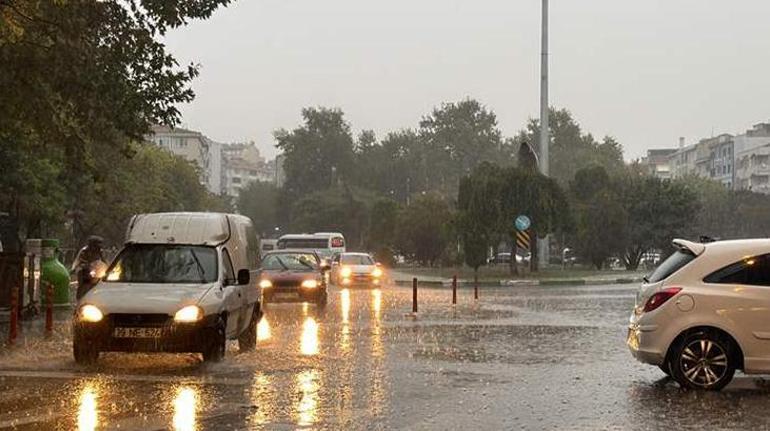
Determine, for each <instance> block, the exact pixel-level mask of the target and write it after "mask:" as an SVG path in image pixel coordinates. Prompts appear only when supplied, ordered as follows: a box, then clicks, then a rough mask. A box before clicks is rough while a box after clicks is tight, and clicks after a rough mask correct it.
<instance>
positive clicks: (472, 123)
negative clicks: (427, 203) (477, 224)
mask: <svg viewBox="0 0 770 431" xmlns="http://www.w3.org/2000/svg"><path fill="white" fill-rule="evenodd" d="M420 137H421V142H422V154H421V157H422V160H421V162H422V163H421V166H420V170H421V174H422V175H423V176H424V178H425V182H426V185H427V187H428V190H434V191H438V192H440V193H442V194H443V195H444V196H447V197H454V196H456V195H457V189H458V186H459V180H460V178H461V177H463V176H464V175H467V174H468V173H469V172H470V171H471V169H473V168H475V167H476V166H477V165H478V164H480V163H481V162H483V161H497V162H498V163H503V162H504V160H501V158H500V155H501V154H508V153H509V152H508V151H505V150H504V148H503V147H504V144H505V141H504V140H503V139H502V135H501V133H500V130H499V129H498V127H497V117H496V116H495V114H494V113H493V112H492V111H490V110H488V109H487V108H486V107H485V106H483V105H482V104H481V103H479V102H478V101H477V100H474V99H466V100H463V101H460V102H457V103H445V104H443V105H441V107H440V108H435V109H434V110H433V112H432V113H431V114H429V115H427V116H426V117H424V118H423V119H422V121H420Z"/></svg>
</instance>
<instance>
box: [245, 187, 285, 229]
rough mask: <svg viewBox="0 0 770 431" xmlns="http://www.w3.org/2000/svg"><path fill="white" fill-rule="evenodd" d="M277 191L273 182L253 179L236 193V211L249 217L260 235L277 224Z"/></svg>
mask: <svg viewBox="0 0 770 431" xmlns="http://www.w3.org/2000/svg"><path fill="white" fill-rule="evenodd" d="M278 193H279V190H278V188H277V187H276V186H275V184H273V183H268V182H264V181H253V182H251V183H249V184H247V185H246V187H244V188H243V189H241V191H240V193H239V195H238V203H237V206H238V212H240V213H241V214H243V215H245V216H247V217H249V218H251V221H252V222H253V223H254V229H255V230H256V231H257V232H259V233H260V234H261V235H262V236H266V235H269V234H271V233H272V232H273V231H274V229H275V228H276V226H278Z"/></svg>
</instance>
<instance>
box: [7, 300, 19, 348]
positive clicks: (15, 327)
mask: <svg viewBox="0 0 770 431" xmlns="http://www.w3.org/2000/svg"><path fill="white" fill-rule="evenodd" d="M18 336H19V288H18V286H16V287H14V288H13V289H12V290H11V321H10V322H9V329H8V344H9V345H13V344H14V343H15V342H16V338H17V337H18Z"/></svg>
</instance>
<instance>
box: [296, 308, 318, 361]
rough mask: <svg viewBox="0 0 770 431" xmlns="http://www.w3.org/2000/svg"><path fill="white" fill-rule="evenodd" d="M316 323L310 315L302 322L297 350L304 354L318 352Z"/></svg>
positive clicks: (315, 353)
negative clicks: (300, 337)
mask: <svg viewBox="0 0 770 431" xmlns="http://www.w3.org/2000/svg"><path fill="white" fill-rule="evenodd" d="M318 344H319V343H318V323H316V321H315V319H313V318H312V317H306V318H305V322H304V323H303V324H302V339H301V340H300V346H299V350H300V353H302V354H303V355H305V356H312V355H317V354H318Z"/></svg>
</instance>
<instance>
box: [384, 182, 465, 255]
mask: <svg viewBox="0 0 770 431" xmlns="http://www.w3.org/2000/svg"><path fill="white" fill-rule="evenodd" d="M452 217H453V215H452V212H451V209H450V207H449V205H448V204H447V202H446V201H444V200H443V199H442V198H441V197H440V196H439V195H437V194H426V195H420V196H418V197H416V198H415V199H414V200H413V201H412V203H411V204H410V205H409V206H405V207H403V208H402V209H401V211H399V214H398V219H397V220H398V223H397V226H398V227H397V231H396V249H397V250H398V251H399V252H400V253H401V254H403V255H404V256H407V257H409V258H410V259H413V260H416V261H418V262H420V263H422V264H424V265H433V264H435V263H436V262H438V260H439V258H440V257H441V255H442V254H443V253H444V252H445V250H446V248H447V245H448V244H449V240H450V235H449V229H450V223H451V221H452Z"/></svg>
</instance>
